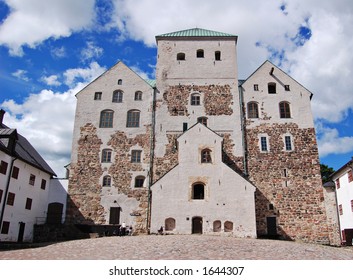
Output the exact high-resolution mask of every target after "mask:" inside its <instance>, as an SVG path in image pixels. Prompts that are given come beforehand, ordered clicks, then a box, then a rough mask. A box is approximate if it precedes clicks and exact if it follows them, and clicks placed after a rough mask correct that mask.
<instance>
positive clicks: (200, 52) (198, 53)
mask: <svg viewBox="0 0 353 280" xmlns="http://www.w3.org/2000/svg"><path fill="white" fill-rule="evenodd" d="M196 57H204V51H203V50H201V49H200V50H197V51H196Z"/></svg>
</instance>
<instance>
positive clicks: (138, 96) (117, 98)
mask: <svg viewBox="0 0 353 280" xmlns="http://www.w3.org/2000/svg"><path fill="white" fill-rule="evenodd" d="M102 95H103V93H102V92H101V91H97V92H95V93H94V100H102ZM123 96H124V92H123V91H121V90H115V91H114V92H113V97H112V102H113V103H122V102H123ZM134 100H135V101H141V100H142V91H139V90H138V91H136V92H135V98H134Z"/></svg>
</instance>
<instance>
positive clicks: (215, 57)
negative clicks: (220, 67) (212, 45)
mask: <svg viewBox="0 0 353 280" xmlns="http://www.w3.org/2000/svg"><path fill="white" fill-rule="evenodd" d="M214 59H215V60H221V52H220V51H216V52H215V53H214Z"/></svg>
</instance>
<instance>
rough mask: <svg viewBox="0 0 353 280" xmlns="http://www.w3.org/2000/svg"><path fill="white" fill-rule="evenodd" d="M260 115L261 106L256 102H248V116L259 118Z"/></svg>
mask: <svg viewBox="0 0 353 280" xmlns="http://www.w3.org/2000/svg"><path fill="white" fill-rule="evenodd" d="M258 117H259V108H258V105H257V103H256V102H249V103H248V118H249V119H257V118H258Z"/></svg>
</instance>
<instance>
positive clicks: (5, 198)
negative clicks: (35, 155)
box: [0, 157, 17, 230]
mask: <svg viewBox="0 0 353 280" xmlns="http://www.w3.org/2000/svg"><path fill="white" fill-rule="evenodd" d="M16 159H17V158H16V157H11V164H10V169H9V175H8V176H7V181H6V188H5V195H4V202H3V203H2V207H1V215H0V230H1V228H2V221H3V218H4V213H5V207H6V201H7V194H8V193H9V188H10V181H11V174H12V168H13V164H14V162H15V160H16Z"/></svg>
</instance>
